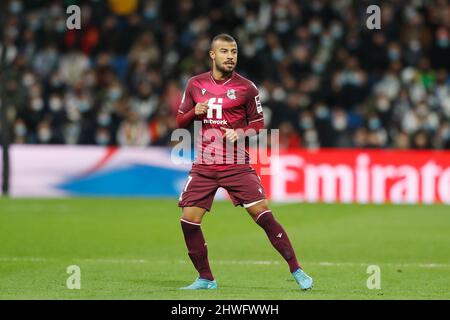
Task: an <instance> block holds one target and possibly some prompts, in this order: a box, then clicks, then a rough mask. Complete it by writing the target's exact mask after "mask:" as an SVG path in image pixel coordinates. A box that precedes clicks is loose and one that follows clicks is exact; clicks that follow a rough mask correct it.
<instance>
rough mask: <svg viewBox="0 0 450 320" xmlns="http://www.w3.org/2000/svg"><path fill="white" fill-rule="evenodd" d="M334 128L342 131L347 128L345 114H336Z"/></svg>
mask: <svg viewBox="0 0 450 320" xmlns="http://www.w3.org/2000/svg"><path fill="white" fill-rule="evenodd" d="M333 128H334V129H335V130H337V131H342V130H345V129H346V128H347V118H346V117H345V116H341V115H340V116H335V117H334V118H333Z"/></svg>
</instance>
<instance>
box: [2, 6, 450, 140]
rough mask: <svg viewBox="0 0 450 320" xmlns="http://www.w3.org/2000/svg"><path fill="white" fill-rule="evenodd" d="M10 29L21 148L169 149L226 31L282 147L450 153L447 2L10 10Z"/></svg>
mask: <svg viewBox="0 0 450 320" xmlns="http://www.w3.org/2000/svg"><path fill="white" fill-rule="evenodd" d="M71 4H77V5H79V6H80V7H81V30H68V29H67V27H66V19H67V18H68V16H69V15H68V14H67V13H66V8H67V6H69V5H71ZM372 4H378V5H379V6H380V8H381V29H380V30H369V29H368V28H367V26H366V20H367V18H368V17H369V16H370V14H368V13H367V12H366V9H367V7H368V6H369V5H372ZM0 20H1V24H0V34H1V35H2V36H3V40H2V45H3V46H4V47H5V48H6V55H5V58H6V61H7V64H8V67H7V68H4V70H2V72H4V73H5V77H4V79H5V83H4V84H2V85H4V88H3V90H4V92H5V94H4V99H3V100H4V101H3V102H2V106H4V107H6V108H7V110H8V112H7V115H8V117H9V119H10V121H11V124H12V125H11V134H12V137H13V143H41V144H48V143H50V144H97V145H121V146H130V145H133V146H148V145H167V144H170V134H171V132H172V130H173V129H175V126H176V124H175V116H176V113H177V108H178V104H179V102H180V100H181V96H182V91H183V88H184V85H185V84H186V81H187V79H188V78H189V77H190V76H192V75H194V74H197V73H201V72H204V71H206V70H208V68H209V58H208V55H207V51H208V49H209V44H210V39H211V37H212V36H213V35H215V34H217V33H220V32H226V33H230V34H232V35H233V36H234V37H235V38H236V39H237V41H238V45H239V50H240V52H239V60H238V67H237V71H238V72H240V73H241V74H243V75H244V76H247V77H248V78H250V79H251V80H253V81H254V82H255V84H256V85H257V86H258V88H259V90H260V96H261V101H262V103H263V106H264V114H265V118H266V121H265V126H266V127H267V128H279V130H280V137H281V141H280V142H281V147H282V148H287V147H304V148H317V147H350V148H352V147H357V148H398V149H409V148H414V149H426V148H434V149H450V121H449V120H450V4H449V2H448V1H447V0H412V1H402V0H392V1H379V2H377V1H365V0H361V1H350V0H335V1H331V0H312V1H292V0H275V1H247V0H232V1H219V0H213V1H206V0H195V1H194V0H182V1H181V0H180V1H173V0H143V1H138V0H105V1H98V0H90V1H76V0H68V1H57V0H52V1H40V0H36V1H24V0H7V1H1V4H0Z"/></svg>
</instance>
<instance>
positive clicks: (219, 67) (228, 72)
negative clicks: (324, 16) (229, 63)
mask: <svg viewBox="0 0 450 320" xmlns="http://www.w3.org/2000/svg"><path fill="white" fill-rule="evenodd" d="M214 64H215V66H216V69H217V70H219V71H220V72H221V73H222V74H223V75H224V76H230V75H231V73H232V72H233V71H234V69H235V68H236V65H234V66H233V68H232V69H228V68H227V67H225V66H224V65H223V64H218V63H214Z"/></svg>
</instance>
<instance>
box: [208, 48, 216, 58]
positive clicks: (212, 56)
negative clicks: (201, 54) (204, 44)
mask: <svg viewBox="0 0 450 320" xmlns="http://www.w3.org/2000/svg"><path fill="white" fill-rule="evenodd" d="M209 57H210V58H211V59H212V60H214V59H215V58H216V53H215V52H214V51H213V50H209Z"/></svg>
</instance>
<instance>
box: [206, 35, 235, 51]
mask: <svg viewBox="0 0 450 320" xmlns="http://www.w3.org/2000/svg"><path fill="white" fill-rule="evenodd" d="M217 40H223V41H225V42H236V40H234V38H233V37H232V36H230V35H229V34H227V33H221V34H218V35H216V36H215V37H214V38H213V39H212V40H211V48H212V45H213V43H214V41H217ZM236 43H237V42H236Z"/></svg>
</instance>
